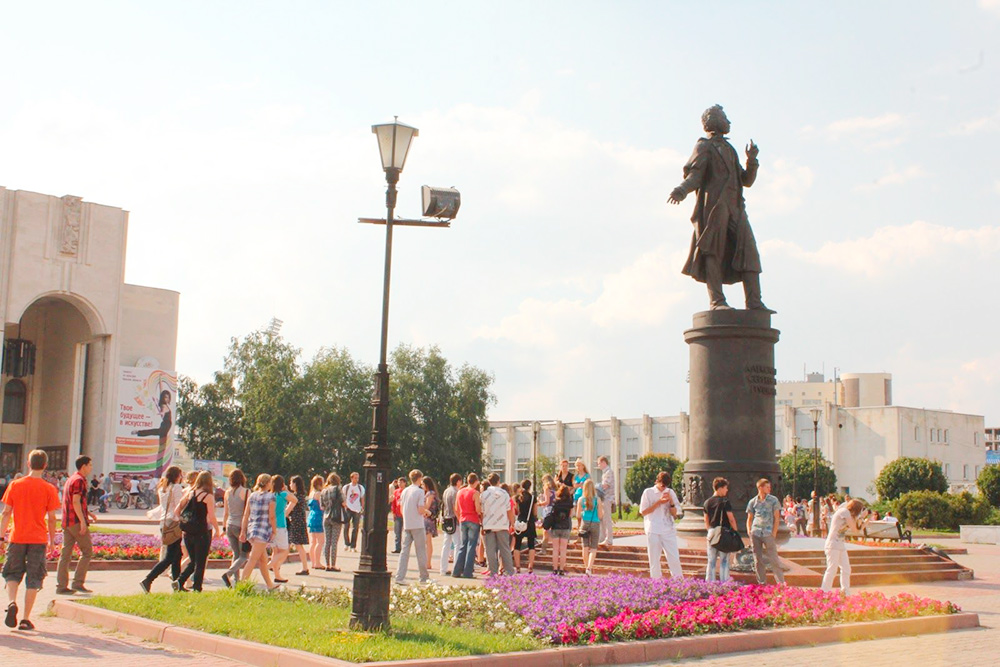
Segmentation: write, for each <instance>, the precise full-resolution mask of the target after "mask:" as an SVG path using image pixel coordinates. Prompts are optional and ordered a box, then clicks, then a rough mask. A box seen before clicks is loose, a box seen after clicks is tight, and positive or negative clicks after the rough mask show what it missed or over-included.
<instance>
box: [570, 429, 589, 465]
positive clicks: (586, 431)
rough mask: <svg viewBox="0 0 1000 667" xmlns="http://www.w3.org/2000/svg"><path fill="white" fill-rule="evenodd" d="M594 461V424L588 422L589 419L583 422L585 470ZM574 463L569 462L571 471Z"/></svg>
mask: <svg viewBox="0 0 1000 667" xmlns="http://www.w3.org/2000/svg"><path fill="white" fill-rule="evenodd" d="M593 460H594V422H592V421H590V418H589V417H588V418H586V419H584V420H583V461H584V463H586V464H587V469H588V470H590V466H592V465H593V463H592V461H593ZM575 463H576V461H570V469H571V470H572V469H573V464H575Z"/></svg>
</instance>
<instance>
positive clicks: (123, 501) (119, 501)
mask: <svg viewBox="0 0 1000 667" xmlns="http://www.w3.org/2000/svg"><path fill="white" fill-rule="evenodd" d="M113 502H114V503H115V506H116V507H117V508H118V509H120V510H126V509H129V507H130V505H131V504H132V496H131V495H129V493H128V492H127V491H124V490H122V491H118V492H117V493H115V495H114V498H113ZM149 508H150V504H149V498H147V497H146V496H145V495H143V494H142V493H140V494H139V495H138V496H136V498H135V505H134V507H133V509H137V510H148V509H149Z"/></svg>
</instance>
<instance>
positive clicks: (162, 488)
mask: <svg viewBox="0 0 1000 667" xmlns="http://www.w3.org/2000/svg"><path fill="white" fill-rule="evenodd" d="M183 474H184V472H183V471H182V470H181V469H180V468H178V467H177V466H170V467H169V468H167V469H166V470H165V471H164V472H163V477H161V478H160V482H159V484H157V485H156V490H157V495H159V497H160V506H159V508H158V511H159V514H160V534H161V535H163V536H164V538H167V530H166V529H167V528H168V527H170V528H171V529H172V530H173V531H174V537H170V538H167V539H172V540H173V541H172V542H170V544H166V545H165V547H166V551H164V552H163V557H162V558H161V559H160V562H159V563H157V564H156V565H154V566H153V569H152V570H150V571H149V574H147V575H146V578H145V579H143V580H142V581H140V582H139V586H141V587H142V590H144V591H145V592H147V593H148V592H149V589H150V587H151V586H152V585H153V580H154V579H156V578H157V577H158V576H160V575H161V574H162V573H163V571H164V570H166V569H167V568H168V567H169V568H170V579H171V581H176V580H177V577H179V576H181V539H180V537H179V536H176V531H177V530H178V529H179V528H180V526H179V525H178V522H177V520H176V519H175V518H174V509H175V508H176V507H177V504H178V503H180V501H181V498H182V497H184V491H183V490H182V489H181V477H182V476H183Z"/></svg>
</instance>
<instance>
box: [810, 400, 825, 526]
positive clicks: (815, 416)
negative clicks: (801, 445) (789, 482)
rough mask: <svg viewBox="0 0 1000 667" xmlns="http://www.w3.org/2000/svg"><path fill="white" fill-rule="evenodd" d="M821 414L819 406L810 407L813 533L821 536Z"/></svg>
mask: <svg viewBox="0 0 1000 667" xmlns="http://www.w3.org/2000/svg"><path fill="white" fill-rule="evenodd" d="M822 414H823V410H822V409H820V408H810V409H809V416H810V417H812V422H813V494H814V496H815V497H814V498H813V533H815V534H816V536H817V537H822V535H823V531H822V529H821V527H820V525H819V418H820V416H821V415H822Z"/></svg>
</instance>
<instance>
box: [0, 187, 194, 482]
mask: <svg viewBox="0 0 1000 667" xmlns="http://www.w3.org/2000/svg"><path fill="white" fill-rule="evenodd" d="M127 230H128V213H127V212H126V211H123V210H122V209H120V208H115V207H111V206H103V205H100V204H93V203H90V202H85V201H83V200H82V199H81V198H80V197H73V196H65V197H53V196H49V195H43V194H38V193H34V192H26V191H23V190H20V191H19V190H7V189H5V188H3V187H0V332H2V338H3V367H2V369H0V370H2V371H3V374H2V376H0V394H2V398H3V401H2V402H3V422H2V424H0V443H2V444H0V473H14V472H18V471H24V470H25V466H26V458H27V454H28V451H30V450H31V449H34V448H41V449H44V450H46V452H47V453H48V454H49V468H50V469H53V470H67V469H72V467H73V460H74V459H75V458H76V457H77V456H78V455H80V454H81V453H82V454H86V455H88V456H90V457H91V458H92V459H93V460H94V472H95V473H98V472H110V471H113V470H115V469H116V468H117V469H118V470H120V471H122V470H124V471H132V470H139V469H141V468H142V466H144V465H146V463H145V462H140V459H151V458H153V457H155V456H156V455H157V454H158V451H159V450H162V449H163V445H162V444H161V443H160V442H159V440H160V438H159V436H145V437H144V436H142V435H141V434H139V435H136V434H135V433H133V431H137V430H141V429H144V428H151V427H152V428H154V429H155V428H157V427H159V426H165V425H166V424H168V422H164V421H163V420H162V413H159V412H158V411H157V401H159V400H162V393H163V391H164V390H165V388H166V387H167V386H168V384H167V383H166V379H167V375H168V374H167V373H165V372H164V371H159V370H157V369H170V371H171V372H172V369H173V368H174V362H175V355H176V348H177V316H178V300H179V295H178V293H177V292H173V291H169V290H162V289H156V288H152V287H140V286H137V285H129V284H126V283H125V282H124V277H125V245H126V238H127ZM170 260H171V258H169V257H163V258H162V259H161V261H163V262H169V261H170ZM135 367H141V369H136V368H135ZM127 371H138V372H133V375H144V376H150V375H154V374H156V373H159V375H158V376H156V377H158V378H160V379H159V380H157V381H156V382H155V383H150V386H148V387H145V390H147V391H145V393H143V394H142V395H141V396H138V395H137V393H136V392H134V391H133V392H131V394H130V395H126V394H128V393H129V392H126V391H124V390H122V386H123V382H124V380H123V378H124V377H125V373H126V372H127ZM173 377H174V378H175V377H176V376H173ZM174 383H175V384H176V380H174ZM137 398H138V400H136V399H137ZM170 399H171V400H170V401H169V407H170V408H171V410H173V409H174V408H175V407H176V394H174V395H173V396H171V397H170ZM122 403H125V404H126V405H125V406H123V405H122ZM132 403H134V404H135V405H131V404H132ZM125 407H129V408H130V409H129V410H125ZM164 440H165V441H166V442H165V443H164V444H165V445H169V444H170V443H169V441H170V437H169V436H168V437H166V438H165V439H164ZM149 467H150V466H147V468H149Z"/></svg>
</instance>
